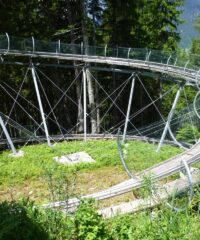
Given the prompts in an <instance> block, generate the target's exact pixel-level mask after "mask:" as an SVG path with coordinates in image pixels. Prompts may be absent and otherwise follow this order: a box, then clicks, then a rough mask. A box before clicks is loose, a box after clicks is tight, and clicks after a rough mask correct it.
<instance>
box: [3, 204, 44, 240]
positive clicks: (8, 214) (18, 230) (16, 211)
mask: <svg viewBox="0 0 200 240" xmlns="http://www.w3.org/2000/svg"><path fill="white" fill-rule="evenodd" d="M30 209H31V211H29V210H30ZM38 215H39V212H38V211H37V209H36V208H34V207H33V206H32V205H31V206H29V205H28V204H27V203H23V202H19V203H16V202H11V203H8V202H2V203H0V240H8V239H9V240H18V239H19V240H34V239H35V240H38V239H44V240H45V239H48V235H47V233H46V231H45V230H44V228H43V226H41V224H40V223H39V222H38V219H37V218H38Z"/></svg>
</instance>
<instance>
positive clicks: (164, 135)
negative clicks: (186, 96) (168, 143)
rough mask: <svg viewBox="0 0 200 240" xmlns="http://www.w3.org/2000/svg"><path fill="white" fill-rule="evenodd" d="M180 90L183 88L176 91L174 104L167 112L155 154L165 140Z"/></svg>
mask: <svg viewBox="0 0 200 240" xmlns="http://www.w3.org/2000/svg"><path fill="white" fill-rule="evenodd" d="M182 89H183V87H182V86H181V87H180V88H179V89H178V91H177V93H176V97H175V99H174V103H173V105H172V108H171V110H170V112H169V115H168V118H167V122H166V124H165V128H164V131H163V134H162V137H161V139H160V142H159V144H158V148H157V150H156V152H159V151H160V148H161V147H162V144H163V141H164V139H165V137H166V134H167V130H168V128H169V124H170V122H171V120H172V117H173V114H174V111H175V109H176V104H177V102H178V99H179V97H180V94H181V91H182Z"/></svg>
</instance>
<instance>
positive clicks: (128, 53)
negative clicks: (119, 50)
mask: <svg viewBox="0 0 200 240" xmlns="http://www.w3.org/2000/svg"><path fill="white" fill-rule="evenodd" d="M130 51H131V48H129V49H128V55H127V58H128V59H129V55H130Z"/></svg>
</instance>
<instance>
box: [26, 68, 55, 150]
mask: <svg viewBox="0 0 200 240" xmlns="http://www.w3.org/2000/svg"><path fill="white" fill-rule="evenodd" d="M31 72H32V77H33V82H34V86H35V91H36V95H37V100H38V104H39V108H40V114H41V117H42V122H43V126H44V131H45V135H46V139H47V143H48V145H49V146H51V141H50V137H49V132H48V128H47V123H46V119H45V116H44V110H43V106H42V101H41V97H40V92H39V88H38V83H37V79H36V75H35V69H34V67H33V66H32V67H31Z"/></svg>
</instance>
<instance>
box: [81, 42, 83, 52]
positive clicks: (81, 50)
mask: <svg viewBox="0 0 200 240" xmlns="http://www.w3.org/2000/svg"><path fill="white" fill-rule="evenodd" d="M81 55H83V42H81Z"/></svg>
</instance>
